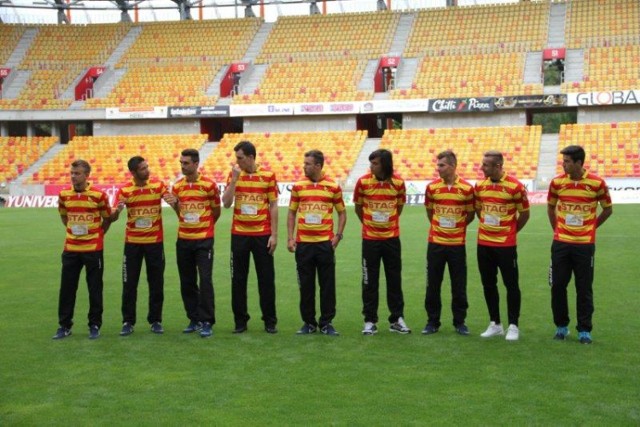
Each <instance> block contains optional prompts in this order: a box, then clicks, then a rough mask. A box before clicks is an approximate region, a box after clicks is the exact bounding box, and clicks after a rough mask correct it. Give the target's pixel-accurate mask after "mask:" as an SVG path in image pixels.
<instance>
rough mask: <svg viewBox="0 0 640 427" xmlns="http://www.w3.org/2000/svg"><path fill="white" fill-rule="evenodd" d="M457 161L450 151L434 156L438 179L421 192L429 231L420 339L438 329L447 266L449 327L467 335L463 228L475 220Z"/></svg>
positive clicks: (469, 191)
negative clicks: (450, 321)
mask: <svg viewBox="0 0 640 427" xmlns="http://www.w3.org/2000/svg"><path fill="white" fill-rule="evenodd" d="M457 165H458V161H457V158H456V155H455V153H454V152H453V151H451V150H446V151H443V152H441V153H439V154H438V156H437V163H436V167H437V169H438V174H439V175H440V178H439V179H436V180H434V181H432V182H430V183H429V184H428V185H427V187H426V190H425V198H424V204H425V207H426V210H427V218H428V219H429V223H430V225H431V227H430V228H429V237H428V244H427V292H426V296H425V301H424V307H425V309H426V310H427V317H428V319H427V325H426V326H425V328H424V329H423V330H422V333H423V334H424V335H431V334H435V333H436V332H438V330H439V329H440V324H441V323H440V313H441V312H442V300H441V297H440V289H441V287H442V279H443V277H444V269H445V267H446V266H447V265H448V266H449V277H450V279H451V311H452V312H453V327H454V328H455V330H456V332H457V333H459V334H460V335H469V328H468V327H467V325H466V324H465V319H466V317H467V308H468V307H469V304H468V302H467V252H466V247H465V241H466V235H467V225H469V224H470V223H471V222H472V221H473V218H474V216H475V209H474V205H473V186H472V185H471V184H470V183H468V182H467V181H465V180H464V179H462V178H460V177H459V176H458V175H457V173H456V167H457Z"/></svg>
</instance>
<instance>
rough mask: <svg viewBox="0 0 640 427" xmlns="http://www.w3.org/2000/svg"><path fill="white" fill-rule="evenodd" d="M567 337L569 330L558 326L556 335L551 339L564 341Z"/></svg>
mask: <svg viewBox="0 0 640 427" xmlns="http://www.w3.org/2000/svg"><path fill="white" fill-rule="evenodd" d="M567 335H569V328H567V327H566V326H559V327H558V328H557V329H556V334H555V335H554V336H553V339H554V340H558V341H564V340H565V339H566V338H567Z"/></svg>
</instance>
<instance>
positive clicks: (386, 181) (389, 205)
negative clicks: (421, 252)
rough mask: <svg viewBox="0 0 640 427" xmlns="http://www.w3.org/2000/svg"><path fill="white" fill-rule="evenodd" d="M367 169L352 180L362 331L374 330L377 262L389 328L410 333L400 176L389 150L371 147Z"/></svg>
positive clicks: (372, 331)
mask: <svg viewBox="0 0 640 427" xmlns="http://www.w3.org/2000/svg"><path fill="white" fill-rule="evenodd" d="M369 163H370V165H369V168H370V170H371V171H370V172H369V173H368V174H365V175H363V176H361V177H360V178H359V179H358V181H357V182H356V187H355V190H354V194H353V201H354V204H355V212H356V215H357V216H358V219H359V220H360V222H361V223H362V305H363V308H362V314H363V315H364V328H363V330H362V334H363V335H374V334H376V333H377V332H378V327H377V325H376V324H377V323H378V300H379V291H378V289H379V287H380V262H381V261H382V262H383V263H384V273H385V276H386V279H387V306H388V307H389V311H390V312H391V313H390V315H389V323H390V326H389V330H390V331H391V332H397V333H400V334H408V333H411V329H409V327H408V326H407V324H406V323H405V321H404V297H403V294H402V257H401V245H400V215H401V214H402V208H403V207H404V204H405V201H406V188H405V185H404V180H403V179H402V178H400V177H399V176H398V175H395V174H394V172H393V154H392V153H391V151H389V150H384V149H379V150H375V151H374V152H372V153H371V154H370V155H369Z"/></svg>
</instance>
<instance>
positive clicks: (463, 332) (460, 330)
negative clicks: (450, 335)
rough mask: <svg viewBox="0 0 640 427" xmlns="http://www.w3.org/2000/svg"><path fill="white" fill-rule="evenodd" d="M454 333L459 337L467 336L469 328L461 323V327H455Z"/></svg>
mask: <svg viewBox="0 0 640 427" xmlns="http://www.w3.org/2000/svg"><path fill="white" fill-rule="evenodd" d="M456 332H457V333H459V334H460V335H469V328H467V325H465V324H464V323H463V324H462V325H458V326H456Z"/></svg>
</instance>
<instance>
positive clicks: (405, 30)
mask: <svg viewBox="0 0 640 427" xmlns="http://www.w3.org/2000/svg"><path fill="white" fill-rule="evenodd" d="M415 17H416V15H415V14H414V13H406V12H405V13H402V14H401V15H400V19H399V21H398V26H397V27H396V32H395V34H394V36H393V41H392V42H391V47H390V48H389V54H390V55H401V54H402V51H403V50H404V47H405V46H406V45H407V40H409V35H410V34H411V29H412V28H413V21H414V20H415Z"/></svg>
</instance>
